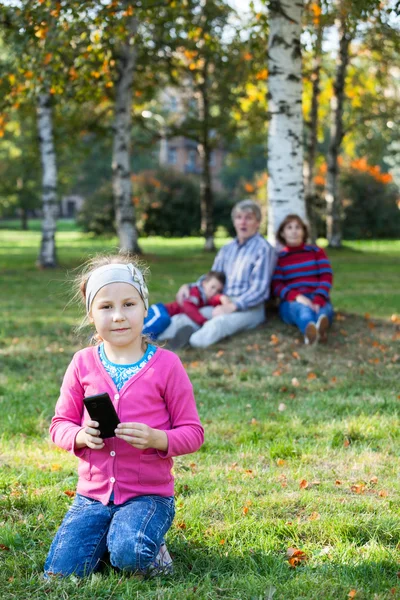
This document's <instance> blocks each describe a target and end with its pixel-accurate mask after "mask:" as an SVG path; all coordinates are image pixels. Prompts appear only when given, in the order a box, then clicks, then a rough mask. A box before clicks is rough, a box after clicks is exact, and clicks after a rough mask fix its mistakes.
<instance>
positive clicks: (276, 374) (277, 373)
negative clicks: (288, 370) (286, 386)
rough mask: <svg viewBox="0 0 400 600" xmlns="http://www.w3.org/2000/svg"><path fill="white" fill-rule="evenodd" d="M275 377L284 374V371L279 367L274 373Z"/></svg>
mask: <svg viewBox="0 0 400 600" xmlns="http://www.w3.org/2000/svg"><path fill="white" fill-rule="evenodd" d="M272 375H273V377H279V376H280V375H282V371H280V370H279V369H277V370H276V371H274V372H273V373H272Z"/></svg>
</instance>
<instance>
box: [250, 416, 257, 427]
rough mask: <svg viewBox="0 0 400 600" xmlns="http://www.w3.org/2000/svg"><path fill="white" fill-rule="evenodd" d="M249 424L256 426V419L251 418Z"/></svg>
mask: <svg viewBox="0 0 400 600" xmlns="http://www.w3.org/2000/svg"><path fill="white" fill-rule="evenodd" d="M250 423H251V424H252V425H257V423H258V421H257V419H255V418H254V417H253V418H252V420H251V421H250Z"/></svg>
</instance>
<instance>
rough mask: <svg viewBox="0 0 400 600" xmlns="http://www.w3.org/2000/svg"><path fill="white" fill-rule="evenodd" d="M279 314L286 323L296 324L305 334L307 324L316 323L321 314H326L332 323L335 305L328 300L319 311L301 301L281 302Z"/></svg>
mask: <svg viewBox="0 0 400 600" xmlns="http://www.w3.org/2000/svg"><path fill="white" fill-rule="evenodd" d="M279 314H280V317H281V319H282V321H284V322H285V323H288V324H289V325H296V326H297V327H298V328H299V329H300V331H301V333H302V334H303V335H305V332H306V327H307V325H308V324H309V323H310V322H311V323H316V322H317V321H318V319H319V317H320V316H321V315H326V316H327V317H328V319H329V324H330V325H331V324H332V320H333V307H332V304H330V303H329V302H327V303H326V304H325V305H324V306H321V308H320V309H319V311H318V312H315V310H312V308H310V307H309V306H304V304H301V303H300V302H296V300H295V301H294V302H281V303H280V305H279Z"/></svg>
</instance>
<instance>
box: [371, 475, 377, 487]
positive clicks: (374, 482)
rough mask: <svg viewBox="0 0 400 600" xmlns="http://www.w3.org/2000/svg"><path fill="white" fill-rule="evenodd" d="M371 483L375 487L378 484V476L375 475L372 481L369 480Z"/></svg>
mask: <svg viewBox="0 0 400 600" xmlns="http://www.w3.org/2000/svg"><path fill="white" fill-rule="evenodd" d="M369 482H370V483H372V484H373V485H375V484H376V483H378V478H377V476H376V475H374V476H373V477H371V479H370V480H369Z"/></svg>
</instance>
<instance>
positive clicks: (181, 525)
mask: <svg viewBox="0 0 400 600" xmlns="http://www.w3.org/2000/svg"><path fill="white" fill-rule="evenodd" d="M175 527H177V528H178V529H186V523H185V522H184V521H176V522H175Z"/></svg>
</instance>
